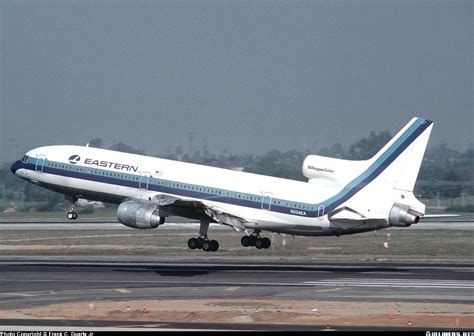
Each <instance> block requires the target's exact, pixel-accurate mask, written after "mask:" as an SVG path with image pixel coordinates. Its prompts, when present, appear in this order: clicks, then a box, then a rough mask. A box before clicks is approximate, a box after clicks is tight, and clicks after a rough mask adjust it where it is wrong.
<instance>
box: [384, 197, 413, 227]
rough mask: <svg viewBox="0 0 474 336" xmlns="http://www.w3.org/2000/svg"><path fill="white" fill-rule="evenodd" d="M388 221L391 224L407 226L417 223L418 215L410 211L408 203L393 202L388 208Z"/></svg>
mask: <svg viewBox="0 0 474 336" xmlns="http://www.w3.org/2000/svg"><path fill="white" fill-rule="evenodd" d="M388 221H389V223H390V225H391V226H401V227H407V226H410V225H412V224H416V223H418V222H419V221H420V216H418V215H416V214H414V213H412V210H410V207H409V206H408V205H405V204H398V203H395V204H394V205H393V207H392V210H390V214H389V217H388Z"/></svg>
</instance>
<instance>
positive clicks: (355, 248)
mask: <svg viewBox="0 0 474 336" xmlns="http://www.w3.org/2000/svg"><path fill="white" fill-rule="evenodd" d="M38 225H41V224H38ZM104 225H107V224H104ZM197 229H198V227H197V226H196V227H194V228H192V229H179V230H177V229H176V228H173V227H171V228H167V227H166V225H164V226H162V227H160V228H158V229H154V230H134V229H128V228H125V227H123V228H121V227H120V228H116V229H115V228H108V229H87V228H86V229H83V230H67V229H64V228H62V229H55V228H49V229H48V230H37V229H36V230H1V231H0V256H12V255H32V256H33V255H34V256H88V255H98V256H119V255H130V256H180V257H185V256H204V255H209V256H267V257H279V256H285V257H288V256H294V257H298V256H309V257H311V256H316V257H317V256H321V255H331V256H334V255H336V256H337V255H341V256H345V255H371V256H427V257H433V256H437V257H445V256H450V257H451V256H460V257H464V258H466V257H472V256H473V255H474V252H473V250H472V242H473V241H474V231H465V230H443V229H439V230H433V229H431V230H421V229H417V230H410V228H406V229H386V230H381V231H377V233H376V234H374V232H370V233H362V234H356V235H348V236H340V237H335V236H333V237H300V236H297V237H292V236H290V235H278V234H272V233H263V234H262V236H263V237H268V238H270V239H271V240H272V246H271V247H270V248H269V249H268V250H265V249H261V250H257V249H256V248H252V247H248V248H245V247H242V246H241V245H240V238H241V237H242V233H237V232H234V231H232V230H230V229H228V228H225V227H214V226H211V229H210V230H209V237H210V238H211V239H216V240H218V241H219V244H220V248H219V251H218V252H204V251H202V250H190V249H189V248H188V247H187V241H188V239H189V238H191V237H196V236H197Z"/></svg>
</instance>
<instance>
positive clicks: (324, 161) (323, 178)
mask: <svg viewBox="0 0 474 336" xmlns="http://www.w3.org/2000/svg"><path fill="white" fill-rule="evenodd" d="M366 166H367V162H366V161H352V160H343V159H336V158H330V157H326V156H320V155H308V156H307V157H306V158H305V159H304V161H303V167H302V172H303V175H304V176H305V177H306V178H308V182H309V183H316V182H317V183H320V182H321V183H324V184H329V185H331V184H343V183H346V182H348V181H349V180H350V179H352V178H354V177H355V176H356V175H358V174H359V173H360V172H361V171H362V170H363V169H364V168H365V167H366Z"/></svg>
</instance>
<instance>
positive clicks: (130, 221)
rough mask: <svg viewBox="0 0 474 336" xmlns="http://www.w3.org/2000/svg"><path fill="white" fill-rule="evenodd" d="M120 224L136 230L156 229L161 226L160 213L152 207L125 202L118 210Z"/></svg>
mask: <svg viewBox="0 0 474 336" xmlns="http://www.w3.org/2000/svg"><path fill="white" fill-rule="evenodd" d="M117 218H118V221H119V222H120V223H122V224H123V225H125V226H128V227H131V228H134V229H155V228H157V227H158V225H160V212H159V210H158V209H157V208H155V207H154V206H151V205H147V204H142V203H139V202H135V201H125V202H123V203H121V204H120V206H119V207H118V210H117Z"/></svg>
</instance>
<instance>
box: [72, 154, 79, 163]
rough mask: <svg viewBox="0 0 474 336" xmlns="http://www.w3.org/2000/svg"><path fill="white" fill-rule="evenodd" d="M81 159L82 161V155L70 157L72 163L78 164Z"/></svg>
mask: <svg viewBox="0 0 474 336" xmlns="http://www.w3.org/2000/svg"><path fill="white" fill-rule="evenodd" d="M79 161H81V157H80V156H79V155H76V154H75V155H71V156H70V157H69V163H72V164H76V163H78V162H79Z"/></svg>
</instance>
